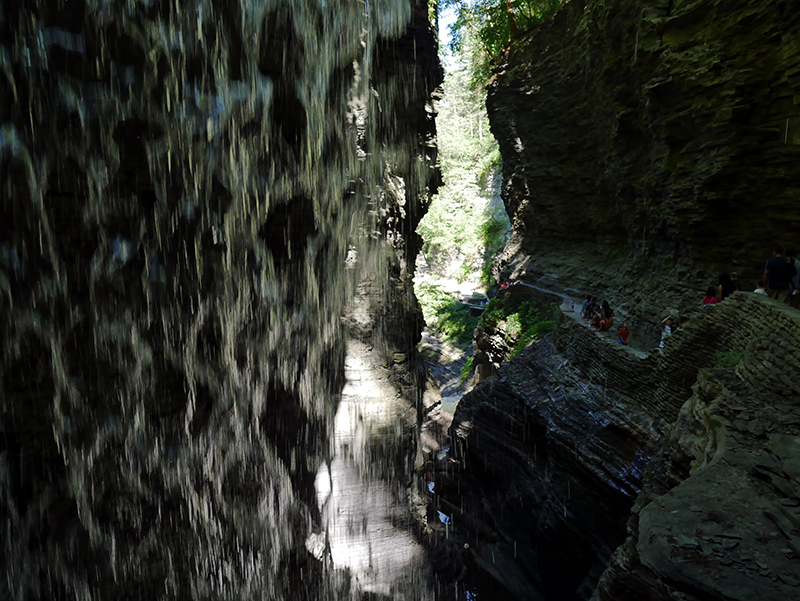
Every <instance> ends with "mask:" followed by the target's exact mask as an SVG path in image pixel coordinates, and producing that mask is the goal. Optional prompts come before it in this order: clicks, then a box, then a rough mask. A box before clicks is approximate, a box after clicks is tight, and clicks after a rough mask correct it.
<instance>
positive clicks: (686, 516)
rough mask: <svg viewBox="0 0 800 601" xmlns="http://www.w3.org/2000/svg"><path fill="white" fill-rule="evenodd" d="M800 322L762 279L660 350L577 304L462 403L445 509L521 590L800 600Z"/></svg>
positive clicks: (485, 563)
mask: <svg viewBox="0 0 800 601" xmlns="http://www.w3.org/2000/svg"><path fill="white" fill-rule="evenodd" d="M797 336H800V314H798V312H797V311H796V310H794V309H791V308H789V307H787V306H785V305H783V304H780V303H777V302H776V301H773V300H770V299H766V298H764V297H761V296H759V295H756V294H751V293H746V294H742V293H737V294H736V295H734V296H733V297H731V298H729V299H726V300H725V301H724V302H723V303H721V304H720V305H718V306H716V307H714V308H713V309H711V310H708V311H707V312H706V314H705V315H704V316H703V317H701V318H698V319H696V320H693V321H692V322H689V323H687V324H686V325H685V327H684V328H683V329H682V330H679V332H678V333H676V334H675V335H674V336H672V337H671V338H670V339H669V340H668V341H667V343H666V344H665V348H664V349H661V350H657V351H653V352H652V353H650V354H644V353H639V352H635V351H634V350H633V349H630V348H626V347H623V346H621V345H619V344H617V343H616V342H615V339H613V338H609V337H608V336H607V335H606V334H602V333H598V332H593V331H590V330H589V329H587V328H586V327H585V326H583V325H582V324H578V323H577V322H575V321H574V320H573V319H572V318H571V317H569V316H562V318H561V320H560V322H559V325H558V327H557V329H556V331H555V333H554V334H553V336H552V337H549V338H547V339H544V340H542V341H539V342H535V343H533V345H531V346H530V347H529V348H528V349H527V350H526V351H524V352H523V353H522V354H521V355H519V356H518V357H517V358H515V359H514V360H512V361H511V362H508V363H506V364H504V365H503V366H502V367H501V368H500V370H499V371H498V373H497V375H495V376H494V377H493V378H491V379H489V380H486V381H484V382H481V383H480V384H479V385H478V386H476V387H475V389H474V390H473V391H472V392H470V393H469V394H467V395H466V396H464V398H463V399H462V400H461V402H460V403H459V405H458V409H457V411H456V414H455V416H454V421H453V425H452V427H451V431H450V435H451V438H452V440H453V449H454V453H455V454H456V458H457V459H458V463H459V465H458V467H457V468H455V470H456V471H457V476H458V478H457V482H458V487H457V489H456V487H455V486H453V487H452V490H449V491H446V490H442V491H441V493H440V494H441V496H442V502H441V507H449V508H459V511H460V513H459V514H455V512H454V511H453V512H452V513H453V514H454V515H456V520H455V521H456V523H457V524H460V527H461V528H462V529H464V528H467V529H470V537H471V539H470V555H471V558H472V560H473V561H474V562H475V563H476V564H477V565H478V566H479V567H481V568H482V569H483V570H485V571H486V572H487V573H489V574H492V576H493V577H494V578H496V579H497V580H498V581H500V582H502V583H503V584H504V585H505V586H507V587H508V589H509V591H510V593H509V598H515V599H536V598H537V594H539V595H541V596H542V597H543V598H545V599H575V600H577V599H590V598H591V599H594V600H595V601H629V600H630V601H634V600H635V601H638V600H640V599H648V600H652V601H661V600H663V601H667V600H673V599H676V598H680V599H688V600H695V599H697V600H700V599H722V600H725V601H729V600H730V601H733V600H739V599H742V600H744V599H753V598H759V599H762V598H763V599H781V598H794V596H796V589H795V588H793V587H794V586H795V585H794V584H793V583H795V582H796V579H795V577H794V573H795V572H794V571H796V567H797V565H798V559H797V558H798V557H800V555H798V554H797V552H796V550H795V546H796V545H797V544H798V530H797V528H798V524H800V514H799V513H798V507H800V497H798V493H800V488H799V486H798V485H800V480H798V479H797V475H798V474H797V470H796V467H797V466H796V461H797V452H798V444H800V437H798V433H800V430H798V427H800V422H799V421H798V411H797V406H796V405H797V402H796V399H797V394H796V392H795V391H796V390H798V387H800V354H798V353H797V348H796V342H795V343H794V345H792V344H793V343H791V342H789V341H790V340H792V339H795V340H796V338H797ZM718 353H723V355H722V356H721V357H720V356H719V355H718ZM725 361H729V362H730V364H731V366H730V367H727V368H720V367H714V365H715V364H716V363H721V362H725ZM437 486H438V484H437ZM437 490H438V489H437ZM443 511H444V510H443ZM793 570H794V571H793Z"/></svg>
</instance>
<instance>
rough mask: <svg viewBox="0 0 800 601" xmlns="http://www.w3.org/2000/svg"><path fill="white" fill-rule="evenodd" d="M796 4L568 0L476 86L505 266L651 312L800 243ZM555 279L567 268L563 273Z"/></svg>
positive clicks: (754, 275) (752, 269) (756, 271)
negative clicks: (496, 176) (507, 241)
mask: <svg viewBox="0 0 800 601" xmlns="http://www.w3.org/2000/svg"><path fill="white" fill-rule="evenodd" d="M798 19H800V16H798V15H797V13H796V11H792V10H791V8H790V7H789V5H788V4H786V3H776V2H771V1H769V0H761V1H753V0H734V1H730V2H722V1H719V0H686V1H674V0H636V1H634V0H603V1H600V0H573V1H571V2H568V3H566V4H565V6H564V8H563V9H562V10H561V12H560V13H558V15H557V16H556V18H555V19H554V20H553V21H552V22H548V23H545V24H543V25H542V26H541V27H539V28H538V29H536V30H535V31H532V32H529V33H528V34H527V35H524V36H522V37H521V39H520V40H519V41H517V42H516V43H515V44H514V45H513V47H512V48H511V50H510V51H509V52H508V53H507V54H506V55H505V56H504V57H503V60H502V63H501V65H500V66H499V67H498V68H497V69H496V71H495V74H494V77H493V79H492V81H491V84H490V85H489V94H488V100H487V105H488V109H489V116H490V119H491V125H492V132H493V133H494V135H495V137H496V138H497V139H498V141H499V143H500V148H501V153H502V156H503V175H504V189H503V197H504V200H505V203H506V206H507V208H508V213H509V215H510V216H512V219H513V221H514V223H515V228H516V231H517V232H518V242H519V244H520V248H519V249H518V252H516V253H515V254H514V256H513V257H509V261H510V263H511V264H512V265H513V266H514V267H515V268H516V269H517V270H518V272H522V271H526V270H527V271H528V272H530V274H531V275H535V276H536V277H540V276H542V275H544V276H549V277H552V276H553V275H554V274H564V273H565V272H568V273H569V275H570V276H575V277H570V278H569V281H570V283H571V285H572V286H574V287H575V289H576V290H579V291H581V292H583V293H586V292H597V293H605V291H606V290H608V291H609V294H610V295H611V297H612V299H613V300H614V301H616V302H617V304H621V303H626V304H629V305H630V306H631V308H632V309H635V311H633V312H635V313H637V314H640V315H644V314H648V313H650V312H651V311H652V312H653V313H654V314H656V313H659V312H661V311H662V310H663V309H666V308H668V307H669V306H671V305H673V306H674V304H675V303H676V302H678V301H679V300H680V299H681V298H683V297H685V296H686V295H687V294H691V291H693V293H694V295H695V298H700V297H698V296H697V294H698V292H699V293H700V296H702V291H703V290H705V286H707V285H709V284H712V283H715V282H716V277H717V273H718V271H721V270H722V271H732V272H734V274H735V275H737V276H738V277H740V278H741V279H743V280H745V282H746V283H745V286H746V288H744V289H748V290H752V289H753V288H754V283H755V280H756V279H758V277H760V273H761V271H763V262H764V260H765V259H766V258H768V257H769V256H770V255H771V249H772V246H773V244H774V243H775V242H779V243H781V244H783V245H784V246H800V244H798V243H800V240H798V238H797V231H798V225H800V224H799V223H798V221H800V195H798V192H797V190H798V189H800V175H798V172H797V170H795V169H794V168H793V167H792V165H793V164H795V163H796V162H797V160H798V158H799V157H800V111H798V105H800V71H799V70H798V64H800V60H798V57H800V42H799V41H798V38H797V36H796V35H795V32H796V31H797V29H798V27H800V21H798ZM563 279H566V278H562V280H563Z"/></svg>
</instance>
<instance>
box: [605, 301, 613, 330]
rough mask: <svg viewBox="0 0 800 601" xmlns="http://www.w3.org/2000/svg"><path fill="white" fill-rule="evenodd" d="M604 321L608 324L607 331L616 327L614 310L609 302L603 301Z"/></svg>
mask: <svg viewBox="0 0 800 601" xmlns="http://www.w3.org/2000/svg"><path fill="white" fill-rule="evenodd" d="M603 319H604V320H605V322H606V326H608V327H607V328H606V329H608V328H610V327H611V326H613V325H614V309H612V308H611V305H609V304H608V301H607V300H604V301H603Z"/></svg>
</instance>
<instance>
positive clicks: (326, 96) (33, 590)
mask: <svg viewBox="0 0 800 601" xmlns="http://www.w3.org/2000/svg"><path fill="white" fill-rule="evenodd" d="M418 12H419V11H416V12H413V11H412V6H411V5H410V3H409V2H407V1H401V0H368V1H367V2H353V1H350V0H295V1H289V0H193V1H191V2H186V1H184V0H17V1H16V2H10V1H8V2H2V4H0V67H2V68H1V69H0V80H2V81H1V82H0V166H1V168H2V179H0V185H2V187H3V194H2V218H1V219H0V307H1V308H2V358H1V361H2V378H1V379H0V403H1V405H0V411H1V412H2V421H0V495H2V502H1V503H0V518H2V526H3V530H4V537H3V538H2V540H3V543H2V553H1V554H0V568H2V570H3V571H4V573H5V574H6V578H4V579H3V582H2V584H0V598H2V597H4V596H5V597H9V598H14V599H26V600H27V599H81V600H89V599H206V598H214V599H325V598H332V599H347V598H351V597H352V598H360V595H361V594H362V592H363V591H367V592H370V593H371V594H374V595H381V594H388V592H389V591H392V590H394V589H393V588H392V587H393V586H395V585H393V584H391V582H390V581H391V580H392V578H394V576H387V574H389V572H390V571H391V570H399V572H392V573H393V574H397V575H398V576H399V573H400V572H402V573H403V578H404V580H402V582H403V583H404V586H405V588H406V590H407V593H408V594H409V595H410V596H409V598H424V595H425V593H424V590H425V586H424V584H421V583H419V581H420V580H421V579H420V578H416V577H414V576H413V574H414V573H415V569H416V568H414V562H416V561H418V560H419V557H420V550H419V548H417V547H415V546H414V545H413V544H412V542H411V541H410V540H409V539H408V536H407V533H403V532H402V530H403V529H402V528H401V529H399V530H389V529H388V526H387V525H386V524H390V523H391V522H392V521H393V520H394V522H395V523H397V522H398V519H399V518H398V516H401V517H402V516H406V517H402V519H401V520H400V521H402V520H403V519H407V514H406V513H403V512H402V511H400V510H394V509H391V506H392V503H397V502H400V503H403V502H405V500H404V497H403V495H402V494H400V493H398V491H397V490H395V488H396V487H392V486H390V485H388V484H385V483H384V481H382V480H380V478H377V477H376V476H374V475H370V474H369V473H368V471H367V472H365V473H366V475H364V473H360V474H357V473H356V472H359V469H360V467H359V466H363V462H368V461H370V458H369V456H366V457H359V456H357V455H346V451H345V449H344V448H343V446H342V445H344V444H345V443H344V439H345V438H346V436H348V434H345V433H344V431H343V430H342V428H341V427H340V423H345V422H348V421H352V420H353V419H354V416H355V415H357V414H358V413H359V412H362V413H363V412H365V411H371V410H372V409H370V408H369V407H372V406H375V407H377V406H378V405H379V403H378V402H377V401H378V399H376V398H374V397H371V396H370V397H369V401H368V405H366V406H364V405H359V403H360V402H361V401H358V400H357V399H356V397H357V396H358V395H355V396H354V395H353V394H351V393H349V392H347V390H346V391H345V396H344V399H343V401H342V402H341V403H340V402H339V401H340V399H341V398H342V396H341V391H342V387H343V386H344V385H345V383H347V385H348V386H350V387H351V388H352V387H353V386H356V384H355V383H354V382H353V381H352V379H350V380H346V379H345V367H346V362H349V361H351V359H350V358H346V347H347V345H346V338H347V334H346V331H345V326H344V325H343V322H342V316H343V315H344V314H345V310H346V308H347V307H348V306H349V305H350V304H351V303H352V300H353V297H354V294H355V291H356V286H357V284H358V283H359V282H360V281H362V280H363V279H364V277H365V275H366V274H368V275H369V276H370V277H371V278H372V280H373V281H374V282H375V285H376V286H377V288H378V289H379V296H381V297H382V298H389V297H390V296H391V295H392V294H395V292H393V290H394V288H396V287H397V285H396V283H391V284H390V279H389V276H388V272H389V271H391V272H392V273H393V274H395V272H396V274H395V277H396V278H402V276H403V273H404V270H405V268H406V266H405V264H404V262H403V260H402V256H404V255H403V253H404V249H403V241H402V237H401V236H400V235H399V233H400V232H402V231H403V228H404V227H407V226H405V225H404V223H405V219H406V218H410V217H409V214H410V213H417V212H419V211H420V208H419V207H420V205H421V204H422V203H423V202H424V198H425V197H426V195H427V188H426V187H427V186H428V182H429V179H430V178H431V177H432V176H431V165H432V164H433V163H435V149H433V148H432V146H431V145H430V144H428V145H427V146H426V139H425V136H424V135H423V134H424V132H422V131H420V130H419V129H418V127H417V126H418V124H417V125H414V123H413V120H414V119H421V121H422V122H424V121H425V119H426V117H425V114H424V107H425V103H426V101H427V100H426V99H427V96H428V94H429V93H430V92H431V91H432V88H433V87H435V85H436V82H434V83H433V84H431V81H429V80H427V79H426V78H425V77H422V76H420V73H419V70H415V66H414V64H413V61H414V58H415V55H416V51H417V45H416V38H414V39H413V40H411V39H410V38H409V37H408V35H406V36H405V37H404V38H402V37H401V36H403V35H404V32H405V31H406V27H407V26H408V24H409V22H410V21H411V20H412V17H413V18H414V19H416V20H418V15H417V13H418ZM422 14H423V15H424V10H423V13H422ZM395 39H398V42H397V43H396V44H395V42H392V41H391V40H395ZM404 40H405V41H404ZM412 42H413V44H412ZM412 45H413V51H408V50H404V52H405V54H404V55H403V56H404V57H406V58H407V60H406V58H402V57H401V58H398V57H397V52H399V51H398V50H397V47H401V46H402V47H403V48H406V49H408V48H411V47H412ZM393 53H394V54H393ZM387 57H388V58H387ZM404 61H406V62H404ZM432 78H433V79H434V80H435V76H433V77H432ZM420 99H422V100H420ZM417 109H419V110H418V112H422V113H423V117H421V118H420V117H418V116H413V117H408V114H410V113H413V112H414V110H417ZM399 110H402V111H405V114H406V117H407V119H406V122H405V123H403V122H398V117H397V116H396V113H397V112H398V111H399ZM414 115H416V113H414ZM430 118H432V116H431V115H430V111H429V114H428V119H430ZM420 127H421V126H420ZM411 229H412V230H413V225H412V226H411ZM411 256H413V254H411ZM383 274H386V275H383ZM400 296H402V294H401V295H400ZM401 312H402V311H401ZM376 327H378V329H380V328H381V327H385V326H376ZM407 327H408V326H406V328H407ZM378 334H380V332H378ZM381 339H382V338H381V336H380V335H376V340H381ZM379 350H381V349H380V348H376V351H375V352H376V353H377V352H378V351H379ZM357 354H358V353H357ZM348 357H349V356H348ZM348 365H350V364H349V363H348ZM354 371H358V370H357V369H355V370H354V368H351V369H348V372H347V373H348V374H350V375H352V373H354ZM369 403H372V405H369ZM337 410H338V413H337ZM381 419H384V418H383V417H381ZM387 419H389V418H387ZM392 419H394V418H391V419H389V423H391V422H392ZM389 440H391V438H390V439H389ZM345 457H346V459H345ZM326 465H327V466H328V467H324V466H326ZM326 469H327V470H329V473H328V478H327V479H328V482H329V486H330V487H331V492H330V494H329V495H328V496H329V497H330V499H329V500H328V501H327V503H326V502H325V501H324V500H323V502H322V504H321V505H320V503H319V500H320V495H323V491H322V490H321V489H320V490H318V488H317V486H316V485H318V484H319V483H320V482H321V481H322V480H324V478H320V476H319V474H320V470H323V471H324V470H326ZM361 471H362V472H363V471H364V470H361ZM350 488H352V490H353V492H352V495H350V499H351V500H350V501H347V500H346V499H347V497H348V494H349V493H347V490H350ZM337 494H338V496H337ZM373 503H374V504H375V505H376V507H377V506H381V507H384V508H385V509H379V510H377V512H376V513H374V514H373V515H374V518H375V519H374V520H373V519H371V518H370V520H367V521H365V522H364V523H365V524H366V525H365V528H366V530H367V531H368V532H369V530H370V528H375V529H378V530H379V531H380V533H381V535H380V536H383V533H387V536H389V537H391V539H392V543H391V545H396V548H397V550H398V557H399V559H398V560H397V561H398V562H396V563H394V564H393V565H394V566H395V567H392V568H386V570H388V571H384V572H383V574H384V575H383V576H381V577H380V578H379V577H378V576H376V574H377V572H376V568H375V566H376V565H379V566H383V565H388V564H387V563H385V562H384V563H381V561H383V560H380V561H377V563H376V560H375V559H374V557H376V556H377V557H380V556H381V551H380V549H375V547H374V545H373V547H372V550H370V545H371V544H372V543H370V542H369V540H368V539H369V538H370V537H369V536H366V535H363V534H360V535H358V536H356V537H355V538H353V539H352V540H351V543H352V544H351V545H350V546H348V543H346V542H345V539H346V536H345V535H344V534H342V532H345V531H349V530H352V528H353V527H354V524H355V523H356V522H357V517H358V516H357V513H358V511H359V509H358V507H359V506H362V509H361V511H362V512H363V511H364V509H363V506H365V505H367V506H369V505H371V504H373ZM395 511H396V512H395ZM393 512H395V513H393ZM343 516H344V517H343ZM326 530H327V531H328V534H327V535H326V534H324V533H325V532H326ZM380 536H379V537H378V538H380ZM318 543H319V544H318ZM380 544H381V545H384V547H387V546H389V543H387V544H384V543H380ZM401 547H402V548H401ZM370 553H372V557H373V559H369V557H370ZM398 566H399V567H398ZM370 570H371V571H370ZM378 571H380V570H378ZM414 587H417V588H418V589H419V591H420V592H419V594H417V593H416V592H414V591H416V589H415V588H414ZM373 598H374V597H373Z"/></svg>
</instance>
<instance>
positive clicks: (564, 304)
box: [516, 282, 650, 359]
mask: <svg viewBox="0 0 800 601" xmlns="http://www.w3.org/2000/svg"><path fill="white" fill-rule="evenodd" d="M516 285H517V286H525V287H526V288H532V289H533V290H538V291H539V292H545V293H547V294H552V295H554V296H558V297H560V298H561V307H560V309H561V312H562V313H563V314H564V315H566V316H568V317H571V318H572V319H574V320H575V321H576V322H578V323H579V324H581V325H583V326H585V327H587V328H589V329H591V326H590V325H589V324H588V323H587V322H586V321H585V320H584V319H583V317H582V316H581V305H580V304H579V305H577V306H576V305H575V301H574V300H573V299H572V297H571V296H569V295H568V294H562V293H560V292H555V291H554V290H548V289H547V288H541V287H540V286H534V285H533V284H526V283H524V282H517V283H516ZM581 303H583V301H581ZM620 323H621V322H620ZM595 334H596V335H597V336H599V337H601V338H603V339H604V340H608V342H609V344H615V345H617V346H619V347H620V350H621V351H622V352H625V353H629V354H631V355H634V356H636V357H639V358H640V359H644V358H645V357H647V355H649V354H650V353H649V352H647V351H644V350H641V349H637V348H634V347H632V346H630V345H623V344H619V342H618V338H617V332H616V329H614V330H610V331H608V332H595Z"/></svg>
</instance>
